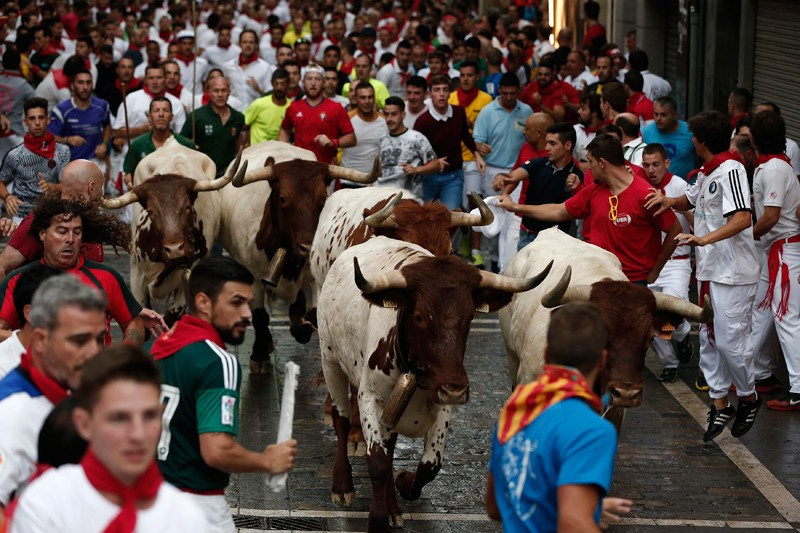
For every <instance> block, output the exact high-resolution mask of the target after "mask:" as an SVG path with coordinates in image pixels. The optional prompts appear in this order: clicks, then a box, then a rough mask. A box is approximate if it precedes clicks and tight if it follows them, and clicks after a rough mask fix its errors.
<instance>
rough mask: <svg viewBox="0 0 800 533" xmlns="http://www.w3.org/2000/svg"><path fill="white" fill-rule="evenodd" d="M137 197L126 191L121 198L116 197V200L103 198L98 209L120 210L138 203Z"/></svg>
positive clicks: (133, 193)
mask: <svg viewBox="0 0 800 533" xmlns="http://www.w3.org/2000/svg"><path fill="white" fill-rule="evenodd" d="M138 201H139V197H138V196H136V193H135V192H133V191H128V192H126V193H125V194H123V195H122V196H117V197H116V198H103V199H102V200H101V201H100V207H102V208H104V209H121V208H123V207H125V206H126V205H129V204H132V203H134V202H138Z"/></svg>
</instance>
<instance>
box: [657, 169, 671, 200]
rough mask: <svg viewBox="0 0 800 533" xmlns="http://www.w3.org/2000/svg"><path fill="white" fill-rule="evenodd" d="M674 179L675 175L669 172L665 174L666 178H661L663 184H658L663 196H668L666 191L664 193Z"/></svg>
mask: <svg viewBox="0 0 800 533" xmlns="http://www.w3.org/2000/svg"><path fill="white" fill-rule="evenodd" d="M672 177H673V174H672V172H670V171H669V170H667V172H666V173H664V177H663V178H661V183H659V184H658V190H659V191H661V194H663V195H666V194H667V193H666V191H664V189H666V188H667V185H669V182H670V181H672Z"/></svg>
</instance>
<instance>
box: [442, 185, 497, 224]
mask: <svg viewBox="0 0 800 533" xmlns="http://www.w3.org/2000/svg"><path fill="white" fill-rule="evenodd" d="M469 195H470V197H471V198H472V201H473V202H475V203H476V204H477V205H478V211H479V212H480V214H479V215H473V214H472V213H459V212H454V213H450V217H451V218H450V227H451V228H456V227H461V226H488V225H489V224H491V223H492V222H494V213H492V210H491V209H489V206H488V205H486V202H484V201H483V198H481V197H480V196H478V193H476V192H475V191H472V192H470V193H469Z"/></svg>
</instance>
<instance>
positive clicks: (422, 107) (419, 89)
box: [403, 76, 428, 130]
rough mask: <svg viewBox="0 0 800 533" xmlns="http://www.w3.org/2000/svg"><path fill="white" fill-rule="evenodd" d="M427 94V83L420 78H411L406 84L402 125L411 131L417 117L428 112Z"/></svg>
mask: <svg viewBox="0 0 800 533" xmlns="http://www.w3.org/2000/svg"><path fill="white" fill-rule="evenodd" d="M427 92H428V82H427V81H425V78H423V77H422V76H411V77H410V78H409V79H408V82H406V100H405V106H406V108H405V115H404V118H403V124H405V126H406V128H408V129H410V130H413V129H414V123H415V122H416V121H417V119H418V118H419V116H420V115H421V114H423V113H424V112H425V111H427V110H428V104H427V103H426V101H425V96H426V94H427Z"/></svg>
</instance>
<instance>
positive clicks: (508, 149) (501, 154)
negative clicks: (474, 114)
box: [472, 99, 533, 168]
mask: <svg viewBox="0 0 800 533" xmlns="http://www.w3.org/2000/svg"><path fill="white" fill-rule="evenodd" d="M531 114H533V110H532V109H531V107H530V106H529V105H528V104H525V103H522V102H520V101H519V100H517V105H516V107H514V109H513V111H511V112H510V113H509V112H508V111H506V110H505V109H503V108H502V107H501V106H500V103H499V101H498V100H497V99H495V100H494V101H492V103H490V104H489V105H487V106H486V107H484V108H483V109H481V112H480V113H479V114H478V118H477V119H475V127H474V128H473V129H472V138H473V139H475V142H482V143H487V144H490V145H491V146H492V151H491V152H489V154H488V155H485V156H484V157H483V158H484V159H485V160H486V164H487V165H492V166H493V167H500V168H511V167H513V166H514V163H516V161H517V157H518V156H519V151H520V149H521V148H522V145H523V144H524V143H525V136H524V135H523V133H522V132H523V130H524V129H525V122H526V121H527V120H528V117H529V116H531Z"/></svg>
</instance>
